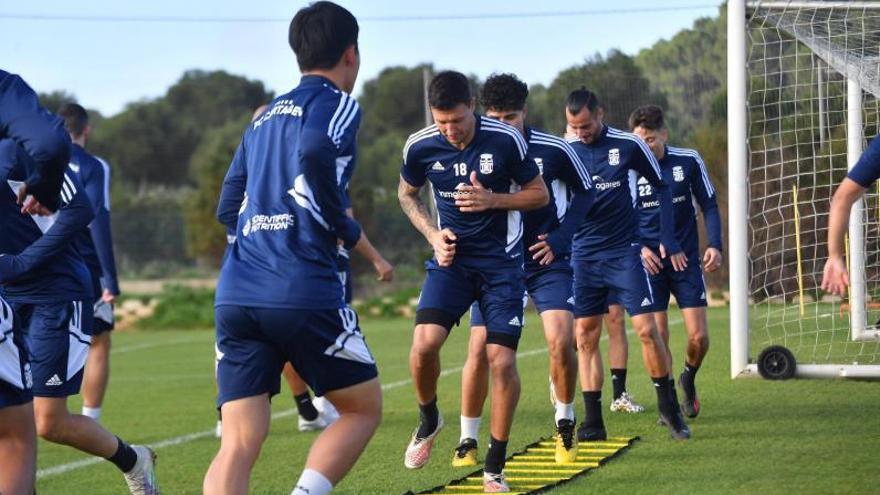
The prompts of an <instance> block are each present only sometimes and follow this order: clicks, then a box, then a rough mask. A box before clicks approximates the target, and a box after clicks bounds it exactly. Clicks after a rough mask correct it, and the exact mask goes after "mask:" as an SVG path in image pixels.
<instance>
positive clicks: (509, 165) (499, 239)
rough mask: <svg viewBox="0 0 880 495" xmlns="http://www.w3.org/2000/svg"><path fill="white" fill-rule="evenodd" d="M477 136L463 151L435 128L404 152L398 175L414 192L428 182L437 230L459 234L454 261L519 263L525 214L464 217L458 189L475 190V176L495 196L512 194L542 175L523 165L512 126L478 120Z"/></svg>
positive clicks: (522, 149)
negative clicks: (475, 259)
mask: <svg viewBox="0 0 880 495" xmlns="http://www.w3.org/2000/svg"><path fill="white" fill-rule="evenodd" d="M475 117H476V124H475V126H476V129H475V130H474V137H473V139H472V140H471V142H470V143H468V145H467V146H466V147H465V149H463V150H460V149H458V148H456V147H454V146H453V145H451V144H449V141H447V140H446V138H445V137H443V136H442V135H441V134H440V131H439V130H438V129H437V126H436V125H432V126H428V127H426V128H424V129H422V130H421V131H419V132H416V133H415V134H412V135H411V136H410V137H409V139H408V140H407V141H406V144H405V145H404V147H403V166H402V167H401V168H400V175H401V177H403V179H404V180H405V181H406V182H407V183H408V184H410V185H411V186H413V187H422V186H423V185H424V184H425V181H430V182H431V185H432V188H431V189H432V190H433V194H434V200H435V202H436V204H437V210H438V213H439V217H440V218H439V219H438V228H441V229H444V228H448V229H450V230H452V232H454V233H455V235H456V236H457V237H458V240H457V241H456V242H455V256H456V257H460V256H470V257H489V258H505V259H508V258H516V257H518V256H519V255H521V254H522V242H521V241H522V237H523V226H522V214H521V213H520V212H519V211H514V210H511V211H507V210H488V211H483V212H467V213H464V212H462V211H461V210H459V208H458V206H456V205H455V197H456V196H457V195H458V191H459V188H460V187H461V186H465V185H471V182H470V175H471V171H475V172H477V180H478V181H480V183H481V184H482V185H483V187H485V188H486V189H489V190H491V191H492V192H494V193H514V192H517V191H518V190H519V189H520V186H521V185H523V184H527V183H529V182H531V181H532V180H534V178H535V177H537V176H538V173H539V172H538V166H537V165H536V164H535V162H534V161H531V160H525V157H526V152H527V145H526V142H525V139H523V136H522V134H520V132H519V131H518V130H517V129H516V128H515V127H513V126H510V125H508V124H505V123H503V122H499V121H497V120H493V119H490V118H488V117H483V116H480V115H476V116H475Z"/></svg>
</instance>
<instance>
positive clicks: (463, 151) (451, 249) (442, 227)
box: [398, 71, 548, 493]
mask: <svg viewBox="0 0 880 495" xmlns="http://www.w3.org/2000/svg"><path fill="white" fill-rule="evenodd" d="M428 103H429V105H430V107H431V114H432V116H433V118H434V122H435V124H434V125H431V126H429V127H427V128H425V129H423V130H421V131H419V132H417V133H415V134H413V135H411V136H410V137H409V139H408V140H407V142H406V145H405V146H404V149H403V166H402V167H401V170H400V186H399V189H398V198H399V199H400V205H401V208H403V211H404V212H405V213H406V215H407V216H408V217H409V219H410V221H411V222H412V224H413V226H415V228H416V229H417V230H418V231H419V232H420V233H421V234H422V235H423V236H424V237H425V239H427V241H428V243H429V244H430V245H431V247H432V248H433V250H434V258H433V259H431V260H429V261H428V262H426V264H425V267H426V269H427V274H426V278H425V282H424V285H423V286H422V293H421V297H420V298H419V305H418V308H417V311H416V325H415V331H414V335H413V344H412V349H411V351H410V372H411V373H412V376H413V382H414V384H415V389H416V399H417V400H418V404H419V410H420V421H419V426H418V428H416V431H415V432H414V433H413V435H412V438H411V440H410V443H409V445H408V446H407V449H406V453H405V456H404V465H405V466H406V467H407V468H409V469H418V468H421V467H422V466H424V465H425V463H427V462H428V459H429V457H430V454H431V448H432V446H433V444H434V440H435V439H436V437H437V434H438V433H439V432H440V430H441V429H442V427H443V419H442V417H441V416H440V412H439V410H438V409H437V379H438V376H439V373H440V348H441V347H442V345H443V343H444V342H445V341H446V338H447V337H448V336H449V332H450V330H451V329H452V326H453V325H454V324H455V323H456V322H457V321H458V320H459V318H461V316H462V315H463V314H464V313H465V312H466V311H467V310H468V308H469V307H470V306H471V304H472V303H473V302H474V301H475V300H476V301H478V302H479V305H480V309H481V310H482V313H483V315H484V319H485V321H486V327H487V332H486V333H487V335H486V354H487V359H488V362H489V370H490V373H491V374H492V422H491V441H490V443H489V451H488V454H487V456H486V467H485V470H484V489H485V490H486V491H487V492H490V493H494V492H506V491H509V489H508V488H507V483H506V482H505V480H504V475H503V472H502V469H503V467H504V459H505V457H506V448H507V440H508V436H509V434H510V426H511V423H512V421H513V415H514V411H515V410H516V403H517V401H518V400H519V390H520V384H519V375H518V374H517V371H516V347H517V344H518V343H519V337H520V333H521V331H522V317H523V308H522V295H523V291H524V289H525V284H524V278H525V273H524V271H523V268H522V264H523V253H522V235H523V229H522V220H521V214H520V212H519V211H518V210H532V209H536V208H540V207H542V206H544V205H546V204H547V202H548V194H547V188H546V186H545V185H544V181H543V180H541V177H540V176H539V170H538V167H537V165H536V164H535V163H534V162H533V161H528V160H525V158H526V150H527V145H526V142H525V140H524V139H523V137H522V134H521V133H520V132H519V131H517V130H516V128H514V127H511V126H509V125H507V124H504V123H501V122H498V121H496V120H492V119H489V118H486V117H483V116H480V115H477V114H475V113H474V107H475V100H474V98H472V97H471V90H470V85H469V82H468V79H467V77H465V76H464V75H463V74H461V73H459V72H454V71H445V72H441V73H439V74H437V75H436V76H435V77H434V79H433V80H432V81H431V84H430V85H429V88H428ZM426 181H430V182H431V185H432V189H433V192H434V199H435V200H436V203H437V210H438V215H439V218H438V220H437V223H435V220H434V219H432V218H431V215H430V214H429V213H428V209H427V208H426V207H425V204H424V203H423V202H422V200H421V199H420V197H419V191H421V189H422V187H424V185H425V182H426ZM541 259H543V258H541Z"/></svg>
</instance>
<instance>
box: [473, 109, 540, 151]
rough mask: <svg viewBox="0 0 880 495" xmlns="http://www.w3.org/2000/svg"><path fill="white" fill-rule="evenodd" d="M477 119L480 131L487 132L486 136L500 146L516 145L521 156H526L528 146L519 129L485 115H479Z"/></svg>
mask: <svg viewBox="0 0 880 495" xmlns="http://www.w3.org/2000/svg"><path fill="white" fill-rule="evenodd" d="M477 119H478V120H479V122H478V125H479V127H480V130H482V131H486V135H487V136H490V139H492V140H493V141H495V142H498V143H499V145H502V144H506V145H509V144H510V143H511V142H512V143H513V144H515V145H516V148H517V150H518V151H519V153H520V156H523V157H524V156H525V155H526V152H527V149H528V145H527V144H526V140H525V138H524V137H523V135H522V133H521V132H519V129H517V128H516V127H513V126H512V125H510V124H505V123H504V122H501V121H500V120H495V119H490V118H489V117H486V116H485V115H478V116H477Z"/></svg>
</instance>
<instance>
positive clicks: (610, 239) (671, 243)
mask: <svg viewBox="0 0 880 495" xmlns="http://www.w3.org/2000/svg"><path fill="white" fill-rule="evenodd" d="M603 114H604V112H603V110H602V108H600V105H599V99H598V97H597V96H596V95H595V94H594V93H592V92H591V91H588V90H587V89H586V88H581V89H579V90H575V91H572V92H571V93H570V94H569V96H568V100H567V101H566V106H565V116H566V120H567V121H568V125H569V126H570V127H571V130H572V131H573V132H574V133H575V135H576V136H577V139H575V140H572V141H571V144H572V147H573V148H574V149H575V151H576V152H577V153H578V155H579V156H580V157H581V160H582V161H583V162H584V164H585V165H586V167H587V169H588V170H589V171H590V173H591V174H592V176H593V177H592V178H593V185H594V187H595V189H596V203H595V205H594V206H593V208H592V209H591V210H590V212H589V214H588V215H587V218H586V220H585V221H584V223H583V224H582V225H581V227H580V230H579V231H578V233H577V234H576V235H575V238H574V241H573V243H572V264H573V266H574V280H575V282H574V296H575V318H576V320H575V338H576V339H577V346H578V358H579V359H578V361H579V363H578V366H579V370H580V377H581V387H582V390H583V397H584V406H585V410H586V414H585V418H584V421H583V422H582V423H581V425H580V427H579V428H578V440H581V441H594V440H605V439H606V438H607V433H606V430H605V423H604V421H603V420H602V403H601V400H602V385H603V382H604V378H605V376H604V373H603V370H602V356H601V354H600V353H599V337H600V335H601V331H602V315H604V314H605V313H606V312H607V310H608V303H607V301H608V294H609V292H611V291H614V292H615V294H616V295H617V296H618V297H619V298H620V301H621V302H622V303H623V306H624V307H625V308H626V311H627V313H629V315H630V319H631V322H632V325H633V329H634V330H635V332H636V334H637V335H638V336H639V340H640V341H641V343H642V356H643V358H644V360H645V367H646V368H647V370H648V373H649V374H650V375H651V379H652V380H653V382H654V387H655V389H656V391H657V405H658V409H659V411H660V416H661V418H664V420H665V422H666V424H668V425H669V430H670V433H671V434H672V436H673V437H674V438H677V439H686V438H689V437H690V429H689V428H688V426H687V425H686V424H685V423H684V419H683V418H682V417H681V413H680V411H679V410H678V404H677V403H676V401H675V400H674V398H673V395H672V393H673V391H672V390H671V389H670V388H669V379H668V375H669V370H668V367H667V365H666V358H667V351H666V346H665V345H664V343H663V340H662V339H661V338H660V336H659V334H658V333H657V327H656V324H655V322H654V317H653V315H652V312H653V304H654V296H653V294H652V292H651V286H650V283H649V280H648V273H647V272H646V271H645V268H644V267H643V266H642V261H641V259H640V256H639V247H640V245H639V232H638V227H639V223H638V215H637V212H636V209H635V199H636V198H635V197H634V193H635V189H634V188H635V185H636V184H635V181H636V177H637V176H638V175H641V176H642V177H645V178H646V179H647V180H648V181H649V183H650V184H651V185H652V186H653V187H654V188H656V189H657V194H658V196H659V197H660V214H661V218H660V221H661V232H660V233H661V239H662V241H663V242H662V245H661V247H660V251H661V257H662V258H665V257H666V256H667V255H668V256H669V260H670V262H671V263H672V266H673V268H674V269H675V270H676V271H681V270H684V269H685V268H686V267H687V259H686V257H685V255H684V253H683V252H681V248H680V247H679V245H678V242H677V241H676V240H675V237H674V235H673V234H674V224H673V218H672V208H671V206H672V201H671V197H670V194H669V188H668V187H667V185H666V184H665V183H664V182H663V179H662V177H661V174H660V167H659V165H658V164H657V160H656V159H655V158H654V155H652V154H651V151H650V150H649V149H648V147H647V146H646V145H645V143H644V142H643V141H642V140H641V139H639V138H638V137H636V136H635V135H633V134H630V133H626V132H621V131H619V130H617V129H614V128H611V127H608V126H606V125H605V124H604V123H603V121H602V119H603Z"/></svg>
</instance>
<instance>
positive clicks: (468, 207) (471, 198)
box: [455, 172, 495, 213]
mask: <svg viewBox="0 0 880 495" xmlns="http://www.w3.org/2000/svg"><path fill="white" fill-rule="evenodd" d="M455 206H457V207H458V209H459V210H460V211H461V212H462V213H476V212H480V211H486V210H491V209H493V208H494V207H495V196H494V195H493V194H492V191H490V190H488V189H486V188H485V187H483V184H480V181H479V180H477V173H476V172H471V185H470V186H468V185H464V186H461V187H459V188H458V194H456V195H455Z"/></svg>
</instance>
